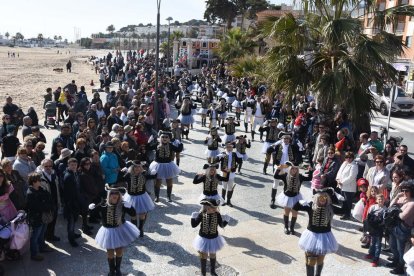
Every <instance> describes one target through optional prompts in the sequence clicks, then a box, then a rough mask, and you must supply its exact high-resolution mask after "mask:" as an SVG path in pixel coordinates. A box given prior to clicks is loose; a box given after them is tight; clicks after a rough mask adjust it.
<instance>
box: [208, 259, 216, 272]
mask: <svg viewBox="0 0 414 276" xmlns="http://www.w3.org/2000/svg"><path fill="white" fill-rule="evenodd" d="M210 273H211V275H213V276H217V273H216V258H210Z"/></svg>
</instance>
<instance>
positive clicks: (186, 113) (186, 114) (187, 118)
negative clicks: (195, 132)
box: [177, 97, 197, 139]
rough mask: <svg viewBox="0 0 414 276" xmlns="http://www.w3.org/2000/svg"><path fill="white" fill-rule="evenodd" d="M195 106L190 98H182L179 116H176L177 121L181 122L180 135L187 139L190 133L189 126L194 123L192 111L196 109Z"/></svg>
mask: <svg viewBox="0 0 414 276" xmlns="http://www.w3.org/2000/svg"><path fill="white" fill-rule="evenodd" d="M196 108H197V105H195V104H193V103H192V101H191V99H190V97H184V98H183V104H182V105H181V109H180V111H181V114H180V116H178V118H177V119H178V120H180V121H181V129H182V134H183V135H185V137H186V139H188V134H189V133H190V125H192V124H193V123H194V117H193V114H192V110H193V109H196Z"/></svg>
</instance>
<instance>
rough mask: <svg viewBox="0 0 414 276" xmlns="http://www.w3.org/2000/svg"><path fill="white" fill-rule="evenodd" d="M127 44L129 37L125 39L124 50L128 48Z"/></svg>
mask: <svg viewBox="0 0 414 276" xmlns="http://www.w3.org/2000/svg"><path fill="white" fill-rule="evenodd" d="M127 46H128V39H126V38H125V39H124V50H125V49H126V48H127Z"/></svg>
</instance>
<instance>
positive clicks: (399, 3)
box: [397, 0, 410, 6]
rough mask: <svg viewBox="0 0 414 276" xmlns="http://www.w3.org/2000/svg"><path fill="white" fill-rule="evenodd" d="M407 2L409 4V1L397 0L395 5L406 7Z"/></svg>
mask: <svg viewBox="0 0 414 276" xmlns="http://www.w3.org/2000/svg"><path fill="white" fill-rule="evenodd" d="M409 2H410V1H409V0H398V2H397V4H398V6H401V5H408V3H409Z"/></svg>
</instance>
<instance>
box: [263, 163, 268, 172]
mask: <svg viewBox="0 0 414 276" xmlns="http://www.w3.org/2000/svg"><path fill="white" fill-rule="evenodd" d="M268 165H269V163H267V162H264V164H263V174H264V175H267V166H268Z"/></svg>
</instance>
